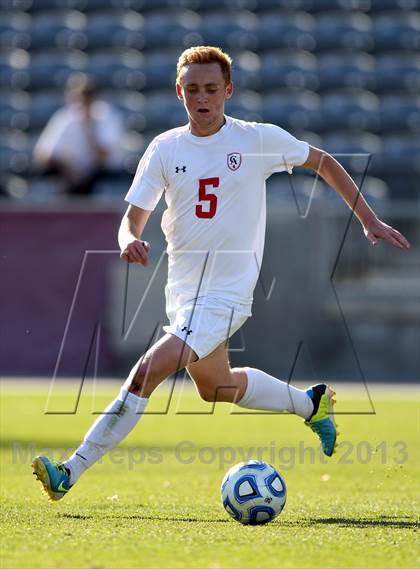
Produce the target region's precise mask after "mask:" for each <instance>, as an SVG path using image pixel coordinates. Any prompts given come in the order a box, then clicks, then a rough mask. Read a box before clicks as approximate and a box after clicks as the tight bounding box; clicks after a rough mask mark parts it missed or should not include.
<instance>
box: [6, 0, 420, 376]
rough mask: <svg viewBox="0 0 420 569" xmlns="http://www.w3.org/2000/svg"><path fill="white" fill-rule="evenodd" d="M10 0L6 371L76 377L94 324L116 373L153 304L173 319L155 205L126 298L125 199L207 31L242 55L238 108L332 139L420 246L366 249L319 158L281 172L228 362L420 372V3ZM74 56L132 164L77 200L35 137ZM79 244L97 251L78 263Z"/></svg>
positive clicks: (326, 371)
mask: <svg viewBox="0 0 420 569" xmlns="http://www.w3.org/2000/svg"><path fill="white" fill-rule="evenodd" d="M0 7H1V14H0V48H1V52H0V87H1V91H0V135H1V136H0V172H1V173H0V194H1V190H2V189H3V191H4V192H5V193H4V195H3V196H1V197H2V198H3V199H0V230H1V232H2V238H1V255H0V259H1V267H0V269H1V271H2V278H1V279H0V302H1V314H2V319H1V324H2V328H1V337H2V340H1V347H2V360H1V365H0V374H3V375H5V374H7V375H29V376H36V375H39V376H47V377H51V376H52V375H54V376H55V375H57V377H61V376H62V377H67V376H69V375H73V376H79V375H80V374H83V376H84V374H85V372H86V365H87V361H88V360H89V358H90V357H91V350H92V349H93V348H92V346H94V345H97V344H96V340H95V342H94V338H95V337H96V336H95V335H97V334H98V333H99V331H100V338H101V357H100V362H101V366H100V370H99V372H100V374H101V375H104V376H107V375H114V376H118V377H123V376H124V375H126V373H127V370H128V369H129V368H130V366H131V365H132V363H133V361H134V360H135V358H137V357H138V355H139V353H140V352H141V350H142V349H144V348H145V347H146V346H147V345H148V342H149V340H150V338H149V336H148V334H149V333H150V331H151V330H152V331H153V330H154V329H155V326H156V322H157V320H156V319H158V320H162V319H164V318H165V316H164V296H163V286H164V284H165V279H166V273H165V270H164V269H165V266H164V264H162V265H159V267H160V268H159V271H157V272H156V275H155V269H156V267H157V266H158V262H159V259H160V255H161V254H162V252H163V251H164V248H165V243H164V241H163V236H162V234H161V231H160V227H159V224H160V216H159V215H154V216H151V219H150V221H149V223H148V226H147V231H146V238H147V239H148V240H150V241H151V243H152V244H153V246H152V251H151V264H150V267H149V270H145V269H144V268H143V267H141V269H140V268H136V267H132V270H131V273H130V279H131V280H130V283H131V284H130V287H129V294H128V296H127V299H126V298H125V297H124V298H123V291H124V287H125V286H126V284H127V280H126V275H127V272H126V271H127V266H126V265H125V264H123V263H121V262H120V261H119V259H118V252H117V251H116V250H115V249H116V247H117V243H116V234H117V230H118V225H119V222H120V219H121V212H122V210H123V208H124V202H123V200H122V197H123V196H124V195H125V193H126V191H127V188H128V186H129V184H130V181H131V179H132V175H133V172H134V170H135V168H136V165H137V162H138V160H139V157H140V156H141V154H142V152H143V150H144V149H145V147H146V145H147V144H148V142H149V141H150V140H151V139H152V137H153V136H154V135H155V134H156V133H158V132H161V131H162V130H164V129H167V128H171V127H173V126H177V125H180V124H184V123H185V122H186V116H185V111H184V109H183V107H182V105H181V104H180V103H179V102H178V101H177V99H176V97H175V96H174V79H175V64H176V60H177V58H178V56H179V53H180V52H181V51H182V50H183V49H184V48H185V47H188V46H190V45H195V44H201V43H213V44H217V45H219V46H221V47H223V48H225V49H226V50H227V51H228V52H229V53H231V55H232V56H233V58H234V81H235V84H236V94H235V97H234V98H233V99H232V101H231V102H230V103H229V105H228V106H227V112H228V113H230V114H232V115H233V116H237V117H239V118H244V119H250V120H262V121H270V122H274V123H276V124H278V125H280V126H282V127H284V128H286V129H289V130H290V131H292V132H293V133H294V134H295V135H296V136H298V137H300V138H303V139H306V140H308V141H309V142H310V143H312V144H315V145H317V146H320V147H324V148H326V149H327V150H328V151H330V152H332V153H338V154H340V156H339V159H340V161H342V162H343V164H344V165H345V166H346V167H347V168H348V169H349V170H350V172H351V173H352V175H353V176H354V177H355V179H356V181H357V182H358V183H359V184H361V183H362V182H363V184H362V191H363V193H364V194H366V195H367V197H368V198H369V201H370V203H371V204H372V205H373V206H374V207H375V210H376V211H377V212H378V214H379V215H380V216H381V217H383V219H385V220H386V221H387V222H389V223H391V224H394V225H395V226H396V227H397V228H399V229H400V230H401V231H402V232H404V233H405V234H406V236H407V237H408V239H409V240H410V241H411V242H412V243H413V247H412V249H411V251H409V252H401V251H399V250H395V249H393V248H392V247H390V246H386V245H384V246H381V247H377V248H371V247H369V246H368V244H367V243H366V241H365V240H364V237H363V235H362V233H361V231H360V227H359V226H358V224H357V222H354V223H353V224H349V225H348V216H349V214H348V211H347V209H346V208H345V206H344V205H343V204H342V203H340V199H339V198H338V197H337V196H336V194H335V193H334V192H333V191H331V190H328V189H327V188H326V186H325V185H322V184H318V185H317V188H316V193H315V194H314V195H312V193H311V192H312V190H313V179H312V178H311V175H310V174H309V173H308V172H303V169H295V175H294V176H292V177H290V176H287V175H286V174H283V175H276V176H272V178H271V179H270V181H269V182H270V183H269V185H268V225H267V240H266V252H265V256H264V263H263V268H262V278H263V281H264V282H265V283H266V284H265V287H262V286H260V285H258V286H257V288H256V292H255V301H254V309H253V318H252V319H250V320H249V321H248V322H247V323H246V325H245V326H244V329H243V330H241V334H240V335H239V334H237V335H236V336H235V338H234V340H233V343H232V346H233V348H234V351H233V353H232V354H231V358H232V360H231V361H232V362H233V364H234V365H249V363H250V362H252V365H254V366H256V367H260V368H262V369H265V370H266V371H268V372H271V373H273V374H274V375H276V376H277V377H289V375H290V373H291V371H290V369H291V366H292V369H294V370H295V374H296V377H300V378H307V379H308V380H309V381H313V380H314V375H313V369H314V367H315V368H316V369H317V372H318V373H319V374H320V375H319V377H322V378H324V379H326V378H327V379H328V378H331V380H334V381H336V380H337V379H340V378H342V379H350V380H352V381H359V380H360V377H361V375H363V374H362V372H363V373H364V376H365V378H366V379H367V380H380V381H395V380H397V379H398V381H403V380H405V381H414V380H416V379H417V380H418V370H419V367H420V352H419V350H418V345H419V339H420V336H419V334H420V326H419V322H420V303H419V290H420V289H419V278H420V272H419V271H420V265H419V258H420V257H419V246H418V243H419V242H420V235H419V230H420V224H419V216H418V212H419V209H418V204H419V203H420V202H419V193H418V188H419V181H420V180H419V177H420V160H419V156H420V152H419V150H420V148H419V144H420V143H419V138H420V137H419V131H420V113H419V105H418V102H419V95H418V93H419V87H420V62H419V55H418V48H419V46H420V23H419V18H420V14H419V12H417V11H416V10H418V9H419V8H420V0H165V1H164V0H119V1H118V0H0ZM77 71H81V72H88V73H90V74H92V75H93V76H95V77H96V80H97V82H98V84H99V86H100V91H101V96H102V97H105V98H106V99H107V100H109V101H112V102H113V103H114V104H115V105H116V106H117V107H118V109H119V110H120V112H121V113H122V116H123V118H124V122H125V126H126V128H127V136H126V137H125V139H124V140H123V141H122V144H123V145H124V148H125V151H126V159H125V166H124V171H122V172H121V175H120V177H119V178H115V177H114V178H113V179H112V180H109V181H108V182H105V183H103V184H101V185H100V186H98V187H97V188H96V192H95V194H96V195H95V196H94V198H93V199H92V198H87V199H84V200H82V199H81V198H79V199H76V198H74V197H71V198H69V199H63V198H62V196H59V195H58V194H57V189H56V187H57V185H56V181H55V180H54V179H53V178H47V177H43V178H41V177H39V176H37V175H36V174H35V172H34V170H33V168H32V166H31V155H32V149H33V147H34V144H35V142H36V140H37V139H38V136H39V133H40V132H41V129H42V128H43V126H44V125H45V123H46V121H47V120H48V118H49V117H50V116H51V114H52V113H53V112H54V111H55V110H56V109H57V108H59V107H60V106H61V105H62V104H63V87H64V85H65V81H66V78H67V77H68V76H69V74H71V73H74V72H77ZM346 154H347V156H346ZM348 154H352V155H351V156H349V155H348ZM367 165H368V172H367V177H365V178H364V176H363V174H364V171H365V169H366V166H367ZM278 190H280V191H278ZM309 196H310V197H311V200H312V201H311V202H310V203H311V209H310V215H309V216H308V217H306V216H305V215H304V214H305V211H307V208H308V197H309ZM296 206H298V212H299V213H300V215H301V217H305V220H304V221H305V222H304V223H300V221H301V220H300V219H299V216H297V215H296ZM162 207H163V203H162V202H161V203H160V205H159V209H160V211H161V209H162ZM158 213H159V212H158ZM349 228H350V231H349V232H348V234H347V233H346V232H347V229H349ZM343 233H344V235H345V236H346V235H348V238H347V239H345V243H344V241H343ZM87 250H89V251H92V250H94V251H96V252H97V253H98V256H97V257H96V256H92V255H90V256H89V263H90V264H88V265H86V266H85V259H86V251H87ZM107 250H110V251H113V252H112V253H110V254H104V253H106V251H107ZM338 260H339V262H338ZM91 263H93V264H91ZM333 267H334V271H335V269H337V270H336V271H335V273H334V279H333V277H332V272H331V271H332V270H333V269H332V268H333ZM84 268H85V269H86V271H85V272H83V270H82V269H84ZM82 273H83V279H85V280H83V282H82V286H81V288H80V291H79V292H80V295H79V293H78V285H77V283H79V276H80V275H82ZM85 273H86V274H85ZM152 276H153V278H154V277H155V276H157V278H156V281H154V282H153V286H152V287H149V282H150V279H151V278H152ZM274 279H275V281H276V283H277V284H276V286H275V287H274V289H273V294H272V296H271V297H270V302H267V291H268V290H269V289H271V283H272V282H274ZM333 285H334V286H333ZM146 289H147V290H148V291H149V293H150V294H149V296H148V297H147V302H145V303H144V304H143V306H142V313H141V318H140V319H138V321H136V323H135V326H133V328H132V332H131V335H130V337H129V338H128V339H127V341H125V340H124V342H122V341H121V319H122V314H123V313H124V309H125V308H124V306H123V303H125V302H127V306H128V307H129V308H130V310H131V311H129V312H128V315H127V319H128V320H129V319H130V318H131V317H132V316H133V314H134V313H135V312H136V308H137V304H138V300H139V293H140V294H142V291H144V290H146ZM76 293H77V294H76ZM76 297H77V303H76V309H77V310H76V312H77V311H78V312H77V314H76V316H77V317H75V318H72V320H71V324H72V326H71V328H70V329H69V330H70V331H69V334H67V324H66V322H68V320H67V319H68V318H70V315H71V314H72V309H70V307H72V306H73V301H74V299H76ZM338 301H340V304H339V303H338ZM69 310H70V312H69ZM124 314H125V313H124ZM162 321H163V320H162ZM279 322H280V323H281V325H280V326H279V324H278V323H279ZM63 331H64V332H63ZM242 332H243V334H242ZM350 333H351V337H350ZM63 334H64V335H63ZM98 337H99V336H98ZM302 338H306V339H307V340H308V345H309V348H310V352H311V354H310V355H311V356H312V361H311V360H310V358H309V359H307V360H305V358H307V355H305V354H306V351H305V348H304V347H303V348H302V350H301V353H302V357H303V361H302V362H300V361H299V362H297V365H296V366H295V363H294V356H295V353H296V346H297V345H300V344H299V342H300V341H301V339H302ZM91 339H92V341H91ZM64 340H65V341H64ZM98 342H99V340H98ZM63 346H64V351H63V358H62V360H63V361H62V362H61V364H60V366H58V363H57V362H58V359H59V358H60V357H61V356H60V355H58V354H61V351H62V350H61V348H62V347H63ZM280 350H281V357H279V351H280ZM354 350H356V351H355V352H354ZM353 352H354V353H353ZM356 354H357V356H358V357H357V358H356V357H355V356H356ZM314 362H315V366H314ZM57 366H58V367H57ZM290 377H291V376H290ZM293 377H295V376H293Z"/></svg>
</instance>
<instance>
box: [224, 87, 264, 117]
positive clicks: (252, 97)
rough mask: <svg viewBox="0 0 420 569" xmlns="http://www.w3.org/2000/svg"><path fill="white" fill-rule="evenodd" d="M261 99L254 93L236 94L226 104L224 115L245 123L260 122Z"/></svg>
mask: <svg viewBox="0 0 420 569" xmlns="http://www.w3.org/2000/svg"><path fill="white" fill-rule="evenodd" d="M261 104H262V99H261V96H260V95H258V93H256V92H255V91H248V92H246V91H245V92H243V93H237V94H236V96H235V97H232V99H230V100H229V101H227V102H226V107H225V109H226V114H228V115H231V116H233V117H235V118H237V119H241V120H245V121H256V122H261V120H262V109H261Z"/></svg>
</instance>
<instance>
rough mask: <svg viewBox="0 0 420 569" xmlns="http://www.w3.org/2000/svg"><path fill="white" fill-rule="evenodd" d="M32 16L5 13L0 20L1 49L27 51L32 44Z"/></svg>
mask: <svg viewBox="0 0 420 569" xmlns="http://www.w3.org/2000/svg"><path fill="white" fill-rule="evenodd" d="M30 27H31V16H29V14H25V13H24V12H3V13H2V14H1V18H0V47H1V48H4V47H8V48H13V47H15V48H23V49H27V48H28V47H29V45H30V43H31V36H30Z"/></svg>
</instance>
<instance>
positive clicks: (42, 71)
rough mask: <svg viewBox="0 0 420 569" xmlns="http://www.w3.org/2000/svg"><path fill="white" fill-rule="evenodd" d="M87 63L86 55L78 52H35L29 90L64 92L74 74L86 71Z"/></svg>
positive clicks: (31, 64) (30, 67) (30, 71)
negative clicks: (66, 84) (56, 90)
mask: <svg viewBox="0 0 420 569" xmlns="http://www.w3.org/2000/svg"><path fill="white" fill-rule="evenodd" d="M87 61H88V58H87V56H86V54H85V53H83V52H81V51H76V50H50V51H44V52H39V53H36V52H35V53H34V54H33V55H32V57H31V61H30V64H29V68H28V71H29V77H30V81H29V88H30V89H31V90H38V89H52V88H54V87H55V88H57V89H60V90H62V89H64V86H65V83H66V81H67V79H68V77H69V76H70V75H71V74H72V73H75V72H79V71H85V70H86V66H87Z"/></svg>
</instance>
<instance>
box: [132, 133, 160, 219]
mask: <svg viewBox="0 0 420 569" xmlns="http://www.w3.org/2000/svg"><path fill="white" fill-rule="evenodd" d="M165 187H166V181H165V177H164V173H163V166H162V161H161V157H160V153H159V148H158V144H157V142H156V141H155V140H153V141H152V142H151V143H150V144H149V146H148V147H147V150H146V152H145V153H144V154H143V156H142V158H141V160H140V162H139V165H138V166H137V171H136V175H135V176H134V180H133V183H132V184H131V187H130V189H129V190H128V193H127V195H126V196H125V200H126V201H127V202H129V203H130V204H133V205H135V206H137V207H141V208H143V209H147V210H149V211H153V210H154V209H155V207H156V206H157V204H158V202H159V200H160V198H161V196H162V193H163V190H164V189H165Z"/></svg>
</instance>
